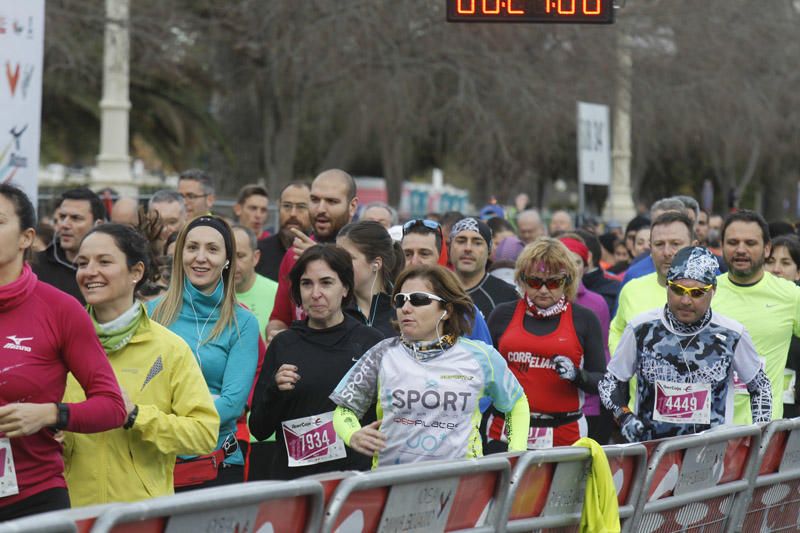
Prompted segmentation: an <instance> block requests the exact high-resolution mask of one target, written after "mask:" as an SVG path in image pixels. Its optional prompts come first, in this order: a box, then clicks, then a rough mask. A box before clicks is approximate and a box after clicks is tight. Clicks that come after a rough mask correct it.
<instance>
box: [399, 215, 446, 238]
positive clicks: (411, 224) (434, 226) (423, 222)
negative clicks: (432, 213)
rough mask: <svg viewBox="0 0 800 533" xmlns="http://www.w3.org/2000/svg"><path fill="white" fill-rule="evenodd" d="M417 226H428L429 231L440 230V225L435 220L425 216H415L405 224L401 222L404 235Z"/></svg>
mask: <svg viewBox="0 0 800 533" xmlns="http://www.w3.org/2000/svg"><path fill="white" fill-rule="evenodd" d="M417 226H422V227H424V228H428V229H429V230H431V231H438V232H441V231H442V226H441V225H440V224H439V223H438V222H436V221H435V220H428V219H427V218H425V219H422V218H415V219H413V220H409V221H408V222H406V223H405V224H403V235H406V234H407V233H408V232H409V231H411V229H412V228H415V227H417Z"/></svg>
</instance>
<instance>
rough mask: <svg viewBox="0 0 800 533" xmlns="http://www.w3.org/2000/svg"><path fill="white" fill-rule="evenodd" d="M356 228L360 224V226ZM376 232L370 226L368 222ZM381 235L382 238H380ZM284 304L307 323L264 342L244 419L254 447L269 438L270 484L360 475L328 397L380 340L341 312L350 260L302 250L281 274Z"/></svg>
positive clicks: (324, 248) (340, 253)
mask: <svg viewBox="0 0 800 533" xmlns="http://www.w3.org/2000/svg"><path fill="white" fill-rule="evenodd" d="M362 224H364V223H362ZM367 224H374V225H376V226H378V227H379V228H381V229H383V227H382V226H380V224H378V223H376V222H368V223H367ZM384 231H385V230H384ZM289 280H290V282H291V290H292V299H293V300H294V301H295V302H296V303H297V304H298V305H300V306H302V308H303V311H304V312H305V313H306V315H307V316H308V318H306V319H305V320H302V321H299V320H298V321H295V322H294V323H292V325H291V327H290V328H289V329H288V330H287V331H283V332H281V333H279V334H277V335H276V336H275V338H274V339H272V342H270V344H269V348H268V349H267V356H266V361H267V362H266V364H265V365H264V369H263V370H262V372H261V375H260V376H259V380H258V385H257V387H256V392H255V395H254V397H253V410H252V413H251V415H250V430H251V431H252V432H253V435H255V436H256V438H258V439H264V438H266V437H267V436H269V435H271V434H272V433H273V432H276V434H277V439H278V444H277V450H276V452H275V454H274V455H273V461H272V465H271V468H270V474H271V475H270V478H272V479H294V478H298V477H302V476H307V475H311V474H318V473H321V472H331V471H336V470H366V469H368V468H369V461H368V460H366V459H365V458H364V457H361V456H360V455H358V454H356V453H353V452H351V451H348V450H346V449H345V446H344V443H343V442H342V440H341V439H339V438H337V436H336V433H335V432H334V429H333V410H334V409H335V408H336V405H335V404H334V403H333V402H332V401H331V400H330V399H329V398H328V395H329V394H330V391H332V390H333V388H334V387H335V386H336V384H337V383H339V381H340V380H341V379H342V376H344V375H345V374H346V373H347V371H348V370H350V368H351V367H352V366H353V362H354V361H358V359H359V357H361V355H362V354H363V353H364V352H366V351H367V350H368V349H369V348H371V347H372V346H374V345H375V344H376V343H377V342H378V341H380V340H381V339H383V334H382V333H381V332H379V331H378V330H376V329H374V328H371V327H369V326H365V325H363V324H361V323H360V322H359V321H358V320H356V319H355V318H353V317H351V316H349V315H346V314H344V313H343V312H342V306H343V305H348V304H351V302H352V301H353V293H354V281H353V259H352V257H351V256H350V254H348V253H347V251H345V250H343V249H341V248H337V247H335V246H333V245H316V246H312V247H311V248H309V249H308V250H306V251H305V252H304V253H303V255H302V256H300V259H298V260H297V263H295V266H294V267H293V268H292V271H291V273H290V274H289Z"/></svg>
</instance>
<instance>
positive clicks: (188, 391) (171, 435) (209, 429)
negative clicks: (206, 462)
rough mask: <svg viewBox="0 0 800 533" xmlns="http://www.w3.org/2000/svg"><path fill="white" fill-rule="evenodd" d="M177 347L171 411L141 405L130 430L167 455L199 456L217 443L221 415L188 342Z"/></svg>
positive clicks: (173, 372) (174, 358) (208, 451)
mask: <svg viewBox="0 0 800 533" xmlns="http://www.w3.org/2000/svg"><path fill="white" fill-rule="evenodd" d="M182 344H183V345H182V346H174V347H173V349H174V350H175V352H176V353H174V354H173V355H172V357H171V360H172V364H173V365H174V367H173V368H172V372H171V374H170V384H171V391H170V392H171V394H172V412H170V413H165V412H163V411H162V410H160V409H159V408H158V407H156V406H154V405H142V404H139V414H138V416H137V417H136V422H135V423H134V425H133V427H132V428H131V431H133V432H135V433H137V434H138V435H139V437H140V438H141V439H142V440H143V441H146V442H149V443H150V444H152V445H153V446H155V447H156V449H158V451H160V452H161V453H164V454H176V455H200V454H204V453H210V452H212V451H213V450H214V447H215V446H216V444H217V436H218V435H219V415H218V414H217V411H216V409H215V408H214V400H213V399H212V398H211V393H209V392H208V385H207V384H206V380H205V378H204V377H203V373H202V371H201V370H200V367H199V366H198V364H197V361H196V360H195V358H194V355H193V354H192V351H191V349H190V348H189V346H188V345H186V343H182Z"/></svg>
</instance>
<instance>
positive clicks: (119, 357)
mask: <svg viewBox="0 0 800 533" xmlns="http://www.w3.org/2000/svg"><path fill="white" fill-rule="evenodd" d="M149 246H150V245H149V243H148V242H147V239H145V237H144V236H143V235H142V234H140V233H139V232H138V231H136V230H134V229H133V228H131V227H129V226H123V225H120V224H103V225H101V226H98V227H96V228H94V229H93V230H91V231H90V232H89V233H88V234H87V235H86V237H85V238H84V239H83V242H82V243H81V246H80V249H79V250H78V255H77V257H76V259H75V264H76V265H77V267H78V272H77V275H76V277H77V281H78V287H79V288H80V289H81V292H82V293H83V297H84V299H85V300H86V302H87V303H88V304H89V308H88V309H89V316H90V317H91V318H92V322H94V329H95V331H96V332H97V335H98V337H99V338H100V343H101V344H102V345H103V348H104V349H105V351H106V353H107V354H108V359H109V361H110V362H111V366H112V367H113V368H114V372H115V374H116V375H117V379H118V380H119V383H120V385H121V387H122V392H123V398H124V399H125V404H126V410H127V411H128V418H127V421H126V423H125V425H124V427H121V428H117V429H113V430H111V431H105V432H103V433H95V434H93V435H80V434H77V433H71V432H67V433H65V438H64V459H65V463H66V465H65V466H66V468H65V475H66V477H67V484H68V487H69V496H70V500H72V504H73V505H75V506H84V505H92V504H101V503H112V502H129V501H136V500H144V499H147V498H154V497H157V496H165V495H168V494H172V493H173V492H174V488H173V482H172V471H173V469H174V468H175V456H176V455H177V454H202V453H209V452H211V451H212V450H213V449H214V446H215V445H216V442H217V434H218V432H219V415H218V414H217V411H216V410H215V409H214V401H213V399H212V398H211V394H210V393H209V392H208V387H207V386H206V382H205V379H203V373H202V372H201V371H200V367H199V366H198V365H197V362H196V361H195V359H194V355H193V354H192V351H191V349H190V348H189V346H187V345H186V343H185V342H184V341H183V339H181V338H180V337H178V336H177V335H175V334H174V333H172V332H171V331H169V330H168V329H167V328H165V327H164V326H161V325H160V324H157V323H155V322H153V321H151V320H150V319H148V317H147V312H146V311H145V309H144V305H143V304H142V303H141V302H138V301H136V300H135V299H134V294H135V291H136V290H137V289H138V288H139V287H140V286H141V285H142V284H143V283H144V282H145V280H146V279H147V278H148V276H150V275H151V273H152V272H151V261H150V254H149V251H148V248H149ZM84 397H85V396H84V393H83V389H82V388H81V386H80V385H79V384H78V382H77V381H76V380H75V378H74V377H73V376H70V377H69V380H68V382H67V391H66V394H65V395H64V399H65V401H80V400H83V398H84Z"/></svg>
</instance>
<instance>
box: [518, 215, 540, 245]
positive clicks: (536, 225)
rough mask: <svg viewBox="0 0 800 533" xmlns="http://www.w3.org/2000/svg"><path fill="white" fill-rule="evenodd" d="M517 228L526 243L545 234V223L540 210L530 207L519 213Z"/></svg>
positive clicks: (521, 238)
mask: <svg viewBox="0 0 800 533" xmlns="http://www.w3.org/2000/svg"><path fill="white" fill-rule="evenodd" d="M517 229H518V230H519V238H520V240H521V241H522V242H524V243H525V244H528V243H529V242H533V241H535V240H536V239H538V238H539V237H541V236H542V235H544V224H542V217H540V216H539V212H538V211H537V210H535V209H528V210H526V211H523V212H521V213H520V214H519V215H517Z"/></svg>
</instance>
